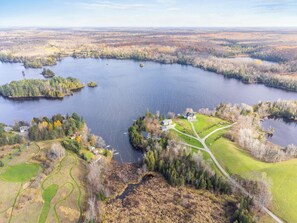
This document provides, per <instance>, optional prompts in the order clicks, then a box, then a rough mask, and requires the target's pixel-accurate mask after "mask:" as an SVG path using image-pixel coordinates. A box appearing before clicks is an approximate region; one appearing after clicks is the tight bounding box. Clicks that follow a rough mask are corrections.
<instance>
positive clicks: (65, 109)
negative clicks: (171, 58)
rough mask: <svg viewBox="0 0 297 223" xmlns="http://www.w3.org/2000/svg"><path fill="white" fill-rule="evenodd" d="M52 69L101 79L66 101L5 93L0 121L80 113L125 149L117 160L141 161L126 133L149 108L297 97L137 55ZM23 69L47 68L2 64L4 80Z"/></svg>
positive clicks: (0, 80)
mask: <svg viewBox="0 0 297 223" xmlns="http://www.w3.org/2000/svg"><path fill="white" fill-rule="evenodd" d="M51 69H52V70H53V71H54V72H55V73H56V74H57V75H60V76H63V77H67V76H73V77H76V78H79V79H80V80H81V81H82V82H84V83H88V82H89V81H95V82H97V83H98V87H97V88H88V87H86V88H84V89H83V90H81V91H80V92H77V93H75V94H74V95H73V96H71V97H66V98H65V99H63V100H46V99H40V100H30V101H11V100H8V99H4V98H2V97H0V122H3V123H7V124H12V123H13V122H14V121H15V120H27V121H30V120H31V119H32V117H39V116H51V115H53V114H56V113H61V114H66V113H72V112H77V113H78V114H79V115H82V116H84V118H85V120H86V122H87V124H88V126H89V127H90V128H91V129H92V132H93V133H95V134H98V135H101V136H102V137H103V138H104V139H105V141H106V142H107V144H110V145H111V147H113V148H115V149H116V150H117V151H118V152H119V155H117V156H116V157H115V159H117V160H121V161H124V162H133V161H137V160H138V159H139V157H140V156H141V153H139V152H137V151H135V150H133V148H132V147H131V145H130V143H129V139H128V135H127V134H125V133H127V129H128V127H129V126H130V125H131V124H132V123H133V120H135V119H136V118H137V117H138V116H140V115H143V114H144V113H145V112H146V111H147V110H149V111H151V112H156V111H157V110H158V111H160V112H161V113H163V114H167V113H168V112H169V111H174V112H175V113H181V112H182V111H184V110H185V109H186V108H187V107H192V108H193V109H195V110H198V109H199V108H202V107H209V108H213V107H215V106H216V105H218V104H219V103H220V102H230V103H242V102H244V103H247V104H254V103H257V102H259V101H274V100H277V99H295V100H297V93H293V92H286V91H282V90H278V89H273V88H268V87H265V86H263V85H246V84H243V83H241V82H240V81H237V80H234V79H226V78H224V77H223V75H218V74H215V73H211V72H206V71H203V70H200V69H198V68H194V67H191V66H181V65H163V64H158V63H153V62H144V68H140V67H139V62H135V61H131V60H97V59H73V58H66V59H64V60H63V61H61V62H59V63H58V64H57V65H56V66H53V67H51ZM22 70H24V71H25V73H26V78H42V76H41V75H40V73H41V69H26V70H25V69H24V68H23V67H22V65H21V64H8V63H0V84H4V83H8V82H10V81H12V80H19V79H22V78H23V76H22Z"/></svg>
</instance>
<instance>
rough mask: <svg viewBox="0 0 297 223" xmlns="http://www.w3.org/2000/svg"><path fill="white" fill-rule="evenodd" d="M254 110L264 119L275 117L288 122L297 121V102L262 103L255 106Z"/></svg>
mask: <svg viewBox="0 0 297 223" xmlns="http://www.w3.org/2000/svg"><path fill="white" fill-rule="evenodd" d="M254 110H255V112H258V113H259V115H261V117H262V118H263V117H267V116H274V117H277V118H283V119H287V120H297V101H289V100H278V101H275V102H260V103H258V104H256V105H255V106H254Z"/></svg>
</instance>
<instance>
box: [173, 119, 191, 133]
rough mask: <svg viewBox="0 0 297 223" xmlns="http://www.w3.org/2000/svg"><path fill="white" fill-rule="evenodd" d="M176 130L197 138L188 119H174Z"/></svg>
mask: <svg viewBox="0 0 297 223" xmlns="http://www.w3.org/2000/svg"><path fill="white" fill-rule="evenodd" d="M174 123H175V128H176V129H177V130H179V131H181V132H183V133H187V134H189V135H192V136H195V134H194V132H193V130H192V127H191V124H190V123H189V122H188V120H187V119H184V118H178V119H174Z"/></svg>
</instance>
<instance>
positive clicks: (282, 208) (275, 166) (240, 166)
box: [210, 138, 297, 222]
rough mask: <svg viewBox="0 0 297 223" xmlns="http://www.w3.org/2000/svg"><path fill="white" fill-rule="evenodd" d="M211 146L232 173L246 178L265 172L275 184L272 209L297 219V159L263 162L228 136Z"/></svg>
mask: <svg viewBox="0 0 297 223" xmlns="http://www.w3.org/2000/svg"><path fill="white" fill-rule="evenodd" d="M210 149H211V151H212V152H213V154H214V155H215V157H216V158H217V160H218V161H219V162H220V164H221V165H222V166H223V167H224V168H225V169H226V170H227V171H228V172H229V173H231V174H239V175H241V176H242V177H246V178H249V177H253V176H254V175H255V174H259V173H264V174H266V176H267V178H268V179H269V180H270V181H271V184H272V185H271V192H272V195H273V202H272V210H273V211H274V212H275V213H276V214H277V215H279V216H280V217H281V218H283V219H285V220H286V221H288V222H297V212H296V210H297V199H296V198H297V159H293V160H289V161H285V162H279V163H264V162H261V161H258V160H256V159H254V158H253V157H251V156H250V155H249V154H248V153H247V152H246V151H244V150H241V149H240V148H239V147H238V146H237V145H236V144H235V143H233V142H231V141H229V140H227V139H225V138H220V139H218V140H217V141H216V142H214V144H213V145H211V146H210Z"/></svg>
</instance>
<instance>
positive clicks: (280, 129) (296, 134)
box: [262, 119, 297, 147]
mask: <svg viewBox="0 0 297 223" xmlns="http://www.w3.org/2000/svg"><path fill="white" fill-rule="evenodd" d="M262 126H263V128H264V129H265V130H267V129H268V128H269V127H270V126H271V127H273V128H274V130H275V131H274V133H273V136H272V137H268V140H269V141H270V142H272V143H275V144H278V145H280V146H283V147H285V146H287V145H290V144H294V145H297V122H285V121H283V120H282V119H265V120H264V121H263V122H262Z"/></svg>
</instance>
